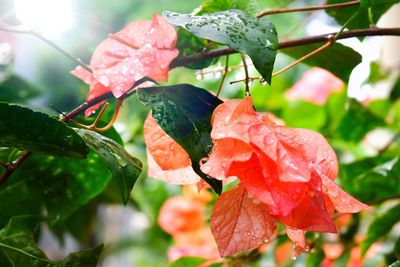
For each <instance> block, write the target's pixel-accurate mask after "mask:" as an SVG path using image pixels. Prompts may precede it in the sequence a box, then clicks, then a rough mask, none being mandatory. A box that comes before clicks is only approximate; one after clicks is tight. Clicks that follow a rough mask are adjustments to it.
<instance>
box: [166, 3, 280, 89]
mask: <svg viewBox="0 0 400 267" xmlns="http://www.w3.org/2000/svg"><path fill="white" fill-rule="evenodd" d="M163 16H164V18H165V19H166V20H167V21H168V22H170V23H171V24H173V25H175V26H179V27H183V28H185V29H186V30H188V31H190V32H191V33H192V34H194V35H195V36H197V37H200V38H204V39H207V40H211V41H214V42H217V43H221V44H225V45H227V46H229V47H230V48H232V49H235V50H237V51H239V52H241V53H245V54H247V55H249V56H250V58H251V60H252V61H253V63H254V66H255V67H256V69H257V70H258V71H259V72H260V74H261V75H262V76H263V78H264V79H265V80H266V81H267V82H268V83H271V75H272V70H273V66H274V62H275V57H276V49H277V48H278V37H277V33H276V30H275V27H274V25H273V24H271V23H269V22H267V21H266V20H265V19H263V18H261V19H257V18H254V17H251V16H249V15H248V14H246V13H245V12H243V11H241V10H236V9H231V10H227V11H221V12H215V13H210V14H205V15H202V16H194V15H191V14H179V13H174V12H164V13H163Z"/></svg>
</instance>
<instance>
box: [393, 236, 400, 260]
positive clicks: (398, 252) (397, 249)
mask: <svg viewBox="0 0 400 267" xmlns="http://www.w3.org/2000/svg"><path fill="white" fill-rule="evenodd" d="M394 255H395V256H396V258H398V259H400V237H399V238H397V240H396V243H395V244H394Z"/></svg>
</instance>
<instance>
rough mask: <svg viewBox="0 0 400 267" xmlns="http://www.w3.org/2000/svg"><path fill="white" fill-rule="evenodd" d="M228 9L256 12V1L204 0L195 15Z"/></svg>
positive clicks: (249, 12) (252, 13)
mask: <svg viewBox="0 0 400 267" xmlns="http://www.w3.org/2000/svg"><path fill="white" fill-rule="evenodd" d="M229 9H240V10H243V11H244V12H246V13H248V14H251V15H254V14H256V12H257V3H256V1H255V0H206V1H204V2H203V3H202V4H201V5H200V7H199V11H198V12H197V13H196V15H203V14H205V13H213V12H217V11H223V10H229Z"/></svg>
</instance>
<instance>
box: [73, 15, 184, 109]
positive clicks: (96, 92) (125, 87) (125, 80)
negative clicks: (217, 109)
mask: <svg viewBox="0 0 400 267" xmlns="http://www.w3.org/2000/svg"><path fill="white" fill-rule="evenodd" d="M176 40H177V33H176V31H175V29H174V27H173V26H172V25H170V24H169V23H168V22H167V21H165V20H164V19H163V18H162V17H161V16H159V15H156V14H155V15H154V16H153V19H152V20H138V21H134V22H131V23H130V24H128V25H127V26H125V28H123V29H122V30H121V31H119V32H117V33H114V34H110V35H109V36H108V38H107V39H106V40H104V41H103V42H102V43H100V45H99V46H97V48H96V49H95V51H94V53H93V55H92V58H91V61H90V67H91V69H92V73H90V72H89V71H87V70H86V69H84V68H83V67H81V66H78V67H77V68H76V69H75V70H73V71H72V72H71V73H72V74H73V75H75V76H76V77H78V78H80V79H82V80H83V81H84V82H85V83H87V84H89V85H90V91H89V94H88V96H87V100H88V101H90V100H92V99H94V98H96V97H98V96H100V95H103V94H104V93H106V92H112V93H113V95H114V96H115V97H116V98H119V97H121V96H123V95H124V94H125V93H126V92H127V91H129V90H130V89H131V88H132V86H133V84H134V83H135V82H136V81H138V80H139V79H141V78H143V77H149V78H151V79H153V80H155V81H159V82H164V81H167V80H168V71H169V64H170V63H171V61H172V60H173V59H174V58H176V57H177V56H178V50H177V49H176V48H175V45H176ZM142 86H143V85H142ZM100 105H101V104H100ZM98 106H99V105H96V106H93V107H92V108H90V109H88V110H87V111H86V116H89V115H90V114H91V113H92V112H93V111H95V110H96V109H97V108H98Z"/></svg>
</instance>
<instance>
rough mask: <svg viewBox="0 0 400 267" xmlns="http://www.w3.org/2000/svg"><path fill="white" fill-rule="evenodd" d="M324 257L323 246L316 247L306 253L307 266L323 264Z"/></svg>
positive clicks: (312, 266)
mask: <svg viewBox="0 0 400 267" xmlns="http://www.w3.org/2000/svg"><path fill="white" fill-rule="evenodd" d="M324 258H325V254H324V251H323V250H322V249H321V248H314V249H313V250H311V251H310V252H309V253H307V255H306V267H314V266H321V263H322V261H323V260H324Z"/></svg>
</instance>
